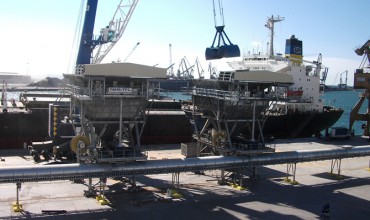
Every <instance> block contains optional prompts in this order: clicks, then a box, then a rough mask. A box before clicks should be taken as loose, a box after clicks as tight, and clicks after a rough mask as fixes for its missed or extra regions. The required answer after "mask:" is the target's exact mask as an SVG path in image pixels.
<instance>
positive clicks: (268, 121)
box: [187, 18, 343, 139]
mask: <svg viewBox="0 0 370 220" xmlns="http://www.w3.org/2000/svg"><path fill="white" fill-rule="evenodd" d="M268 22H274V19H273V18H271V19H269V21H268ZM273 26H274V25H271V24H269V23H268V24H267V25H266V27H269V28H270V30H271V36H272V35H273ZM272 45H273V38H272V37H271V42H270V46H271V47H270V52H269V54H261V53H258V54H247V55H243V56H242V60H241V61H233V62H229V63H228V64H229V66H230V67H231V68H232V69H233V71H220V74H219V76H218V79H217V80H215V83H219V82H224V81H229V82H235V83H237V82H240V80H243V79H247V80H248V81H250V82H260V83H265V82H270V81H275V82H279V80H280V79H281V77H288V78H289V79H290V80H288V81H287V82H286V83H280V84H279V83H277V84H276V86H275V87H274V88H273V89H272V90H269V89H265V90H264V91H263V92H264V93H266V94H270V93H271V92H273V93H275V94H276V95H277V96H276V98H275V99H271V100H270V103H269V105H268V107H267V108H266V109H265V110H264V111H261V114H260V115H259V116H258V117H257V118H256V122H257V121H258V123H260V125H259V126H261V130H262V132H258V131H257V129H255V128H253V127H252V126H250V125H248V123H245V124H244V128H241V129H240V131H241V134H242V135H244V136H245V135H247V136H248V137H247V138H251V136H252V137H253V136H254V135H260V136H263V137H274V138H297V137H311V136H321V132H322V131H323V130H325V129H328V128H329V127H331V126H332V125H334V124H335V122H336V121H337V120H338V119H339V118H340V117H341V115H342V114H343V110H342V109H338V108H335V107H333V106H324V105H323V100H322V99H321V94H320V72H321V61H322V56H321V54H320V55H319V56H318V59H317V60H316V61H306V60H303V49H302V46H303V45H302V41H300V40H298V38H296V37H295V36H294V35H292V36H291V37H290V38H289V39H287V40H286V45H285V55H282V54H274V53H273V47H272ZM201 83H202V82H198V83H197V84H201ZM260 87H261V86H257V88H256V89H255V90H256V91H257V90H258V88H260ZM187 113H188V114H189V115H193V113H196V114H194V116H193V117H194V119H195V130H201V129H202V128H203V126H204V124H205V123H206V118H204V113H203V112H196V111H194V112H192V111H187ZM248 134H249V135H248ZM251 134H252V135H251ZM252 139H253V138H252Z"/></svg>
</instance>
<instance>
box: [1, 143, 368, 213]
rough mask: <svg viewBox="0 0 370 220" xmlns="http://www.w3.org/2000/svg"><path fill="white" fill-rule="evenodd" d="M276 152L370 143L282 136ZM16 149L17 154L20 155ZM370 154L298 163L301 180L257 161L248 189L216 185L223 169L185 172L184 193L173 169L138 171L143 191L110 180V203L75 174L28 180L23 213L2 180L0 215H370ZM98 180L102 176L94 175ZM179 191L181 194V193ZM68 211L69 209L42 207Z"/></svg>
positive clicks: (158, 152)
mask: <svg viewBox="0 0 370 220" xmlns="http://www.w3.org/2000/svg"><path fill="white" fill-rule="evenodd" d="M273 144H274V145H276V146H275V147H276V151H278V152H284V151H297V150H315V149H336V148H347V147H356V146H367V145H369V142H368V140H367V138H361V137H355V138H353V139H351V140H335V141H327V140H319V139H292V140H276V141H275V142H274V143H273ZM148 149H149V154H148V156H149V157H148V158H149V159H151V160H157V159H172V158H179V157H182V155H181V154H180V149H179V146H159V147H151V148H148ZM19 153H20V152H13V154H11V152H8V153H6V152H3V151H1V152H0V157H1V158H2V159H4V161H1V162H0V167H6V166H15V165H30V166H34V164H33V161H32V159H31V157H30V156H28V155H27V154H23V155H21V154H19ZM16 154H17V155H16ZM369 159H370V158H369V157H360V158H351V159H343V160H342V161H341V175H340V176H337V175H329V172H330V170H331V161H318V162H306V163H298V164H297V167H296V168H297V170H296V181H298V184H296V185H292V184H289V183H286V182H284V181H283V180H284V178H285V177H286V175H287V174H286V173H287V165H273V166H265V167H259V168H258V175H257V179H252V178H250V177H249V176H248V175H249V174H250V173H249V172H248V170H247V171H246V173H245V174H246V175H245V176H244V179H243V185H244V187H245V188H246V189H245V190H238V189H237V188H234V187H232V186H230V185H218V184H217V180H218V178H219V177H220V175H221V174H220V171H206V172H205V173H204V174H203V175H199V174H194V173H190V172H189V173H181V174H180V176H179V180H180V186H179V189H178V192H179V194H175V195H174V196H173V197H172V198H168V197H167V196H166V193H167V190H168V189H172V188H173V187H172V175H171V174H161V175H148V176H137V177H136V182H137V185H138V186H139V187H140V189H141V190H139V191H137V192H131V190H130V188H129V187H130V184H128V179H122V180H112V179H108V180H107V187H106V190H105V191H104V194H105V196H106V198H107V200H108V201H109V204H108V205H100V203H99V202H98V201H97V200H95V199H94V198H86V197H84V195H83V194H84V190H86V189H87V187H86V186H85V185H83V184H80V183H73V182H71V181H54V182H38V183H24V184H22V188H21V190H20V192H19V193H20V197H19V198H20V203H21V204H22V208H23V212H20V213H18V212H14V211H13V210H12V203H13V202H14V201H15V200H16V186H15V184H0V195H1V197H0V219H28V218H41V219H67V218H69V219H70V218H72V219H75V218H79V219H189V218H191V219H210V218H212V219H318V218H319V215H320V212H321V207H322V206H323V205H324V204H325V203H330V205H331V219H367V218H368V216H370V193H368V192H369V190H370V171H368V170H367V169H366V168H369V161H370V160H369ZM93 181H94V183H96V182H97V181H98V180H95V179H94V180H93ZM176 195H178V196H176ZM50 210H54V211H60V210H65V211H66V213H64V214H53V213H46V212H43V211H50Z"/></svg>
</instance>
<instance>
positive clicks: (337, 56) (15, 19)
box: [0, 0, 370, 84]
mask: <svg viewBox="0 0 370 220" xmlns="http://www.w3.org/2000/svg"><path fill="white" fill-rule="evenodd" d="M216 1H217V0H216ZM118 2H119V0H100V1H99V4H98V11H97V17H96V23H95V33H96V34H97V33H99V31H100V28H102V27H104V26H106V25H107V24H108V22H109V20H110V19H111V18H112V16H113V13H114V12H115V10H116V6H117V4H118ZM80 4H81V1H80V0H63V1H62V0H2V1H1V2H0V27H1V30H2V34H1V35H0V40H1V44H0V51H1V53H0V72H18V73H21V74H26V73H27V72H28V74H31V75H32V77H34V78H43V77H45V76H56V77H62V74H63V73H66V72H67V71H68V68H69V62H70V57H71V53H72V52H73V50H74V49H75V48H74V49H73V48H72V43H73V37H74V32H75V28H76V21H77V17H78V11H79V8H80ZM223 7H224V16H225V25H226V27H225V31H226V33H227V34H228V36H229V38H230V39H231V41H232V42H233V43H234V44H237V45H239V47H240V49H241V50H242V51H244V52H247V51H251V50H253V49H254V50H257V48H256V47H255V46H253V43H256V42H259V43H260V44H261V45H262V46H261V47H259V50H260V51H261V52H266V42H267V41H268V40H269V33H268V29H267V28H265V27H264V25H265V23H266V20H267V17H269V16H271V15H275V16H276V15H280V16H283V17H285V20H284V21H282V22H280V23H277V24H276V29H275V52H281V53H284V44H285V39H287V38H289V37H290V36H291V35H293V34H294V35H295V36H296V37H298V38H299V39H301V40H302V41H303V44H304V45H303V50H304V56H305V58H306V59H308V60H316V58H317V56H318V54H319V53H322V55H323V63H324V65H325V66H327V67H329V76H328V80H327V84H337V83H339V77H338V76H337V75H338V73H341V72H343V71H345V70H348V71H349V73H350V75H349V84H352V82H353V71H354V69H355V68H357V67H358V66H359V65H360V62H361V60H362V57H359V56H357V55H356V54H355V53H354V48H356V47H357V46H360V45H362V44H363V43H365V41H366V40H368V39H369V37H370V28H369V24H368V23H369V18H368V17H369V13H368V9H369V8H370V1H368V0H356V1H351V0H324V1H323V0H310V1H299V0H281V1H276V0H259V1H252V0H224V1H223ZM214 34H215V29H214V21H213V9H212V0H139V3H138V5H137V7H136V10H135V11H134V14H133V16H132V18H131V20H130V22H129V24H128V27H127V29H126V31H125V33H124V35H123V37H122V39H121V40H120V41H119V43H118V44H117V45H116V46H115V48H114V49H113V50H112V51H111V52H110V53H109V54H108V56H107V57H106V59H105V60H103V62H111V61H113V60H117V59H121V60H123V59H124V58H125V57H126V56H127V55H128V54H129V53H130V51H131V50H132V48H133V47H134V45H135V44H136V43H137V42H140V45H139V46H138V47H137V49H136V50H135V51H134V52H133V54H132V55H131V56H130V58H129V59H128V62H135V63H141V64H146V65H155V64H158V66H160V67H168V66H169V46H168V45H169V44H170V43H171V44H172V54H173V58H172V60H173V62H175V65H174V67H175V69H177V67H178V65H179V62H180V60H181V59H182V58H183V57H184V56H186V57H187V58H188V60H189V61H190V62H191V63H193V62H194V61H195V58H196V57H199V59H200V60H201V61H202V63H203V69H205V71H206V70H207V67H208V62H206V61H205V58H204V52H205V49H206V47H209V46H211V43H212V40H213V37H214ZM237 59H239V58H232V59H227V60H226V59H222V60H219V61H217V62H214V61H213V62H212V64H213V65H215V66H217V67H218V69H223V68H225V66H226V65H225V63H226V61H230V60H237ZM336 76H337V77H336ZM335 79H336V80H335Z"/></svg>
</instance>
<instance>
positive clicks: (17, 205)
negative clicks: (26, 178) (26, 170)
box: [13, 183, 23, 212]
mask: <svg viewBox="0 0 370 220" xmlns="http://www.w3.org/2000/svg"><path fill="white" fill-rule="evenodd" d="M21 186H22V184H21V183H17V190H16V191H17V201H16V202H14V203H13V211H14V212H22V211H23V208H22V204H21V203H20V202H19V191H21Z"/></svg>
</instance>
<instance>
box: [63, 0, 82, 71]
mask: <svg viewBox="0 0 370 220" xmlns="http://www.w3.org/2000/svg"><path fill="white" fill-rule="evenodd" d="M84 9H85V0H81V4H80V9H79V12H78V17H77V21H76V25H75V32H74V36H73V41H72V46H71V50H70V51H71V53H70V55H69V62H68V69H67V73H69V72H70V70H71V69H72V72H73V73H74V66H73V67H72V65H74V64H75V63H76V59H77V48H79V46H80V42H79V41H78V39H79V38H78V37H79V36H80V35H81V32H82V21H83V19H82V17H83V13H84Z"/></svg>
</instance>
